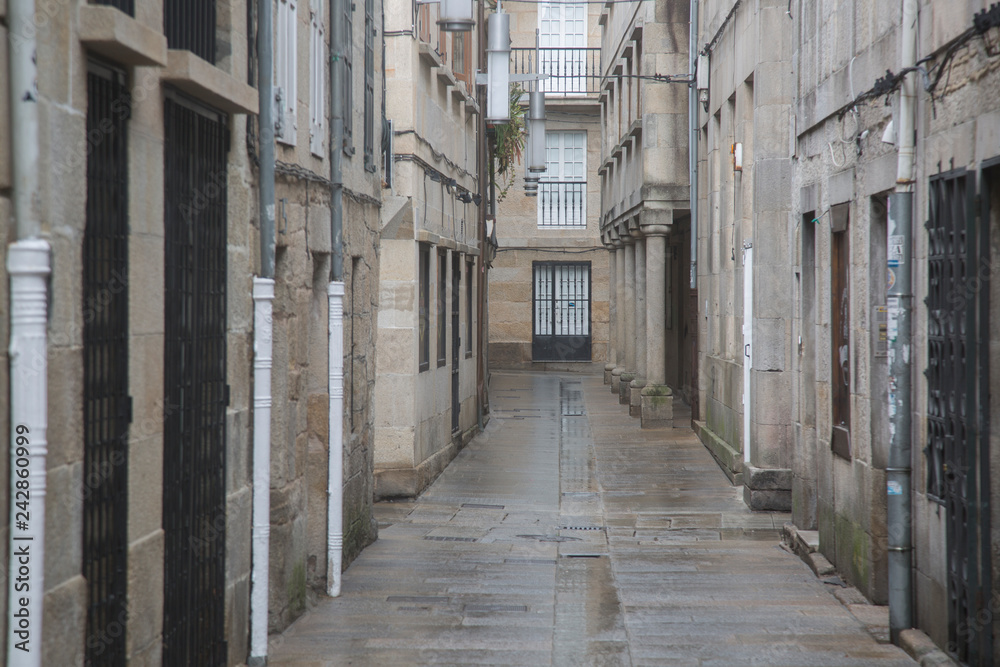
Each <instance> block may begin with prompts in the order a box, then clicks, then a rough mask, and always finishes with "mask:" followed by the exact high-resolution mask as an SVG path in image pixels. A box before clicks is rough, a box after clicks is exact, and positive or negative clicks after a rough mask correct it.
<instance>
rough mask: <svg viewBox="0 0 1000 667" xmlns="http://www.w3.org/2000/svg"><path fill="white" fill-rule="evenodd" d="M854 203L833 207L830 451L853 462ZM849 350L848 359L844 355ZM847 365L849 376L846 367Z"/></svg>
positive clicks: (831, 230) (831, 246) (831, 211)
mask: <svg viewBox="0 0 1000 667" xmlns="http://www.w3.org/2000/svg"><path fill="white" fill-rule="evenodd" d="M849 222H850V204H849V203H844V204H834V205H833V206H831V207H830V232H831V234H830V373H831V377H830V423H831V434H830V448H831V450H832V451H833V453H834V454H836V455H837V456H840V457H841V458H844V459H846V460H848V461H850V460H851V384H852V381H853V378H852V377H851V376H852V375H853V373H852V368H851V366H852V364H853V361H854V360H853V357H852V354H851V238H850V224H849ZM844 350H846V360H845V358H844V357H843V356H842V352H843V351H844ZM845 366H846V377H845V368H844V367H845Z"/></svg>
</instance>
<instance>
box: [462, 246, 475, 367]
mask: <svg viewBox="0 0 1000 667" xmlns="http://www.w3.org/2000/svg"><path fill="white" fill-rule="evenodd" d="M475 270H476V260H474V259H470V260H467V261H466V262H465V275H466V278H467V279H466V281H465V311H466V312H465V358H466V359H469V358H471V357H472V339H473V330H474V329H473V324H474V320H473V314H472V313H473V306H474V302H473V299H472V292H473V290H472V286H473V284H474V277H475V276H474V274H475Z"/></svg>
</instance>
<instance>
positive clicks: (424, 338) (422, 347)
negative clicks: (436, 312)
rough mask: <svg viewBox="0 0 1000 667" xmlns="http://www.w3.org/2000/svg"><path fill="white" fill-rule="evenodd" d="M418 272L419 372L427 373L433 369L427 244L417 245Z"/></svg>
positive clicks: (429, 260)
mask: <svg viewBox="0 0 1000 667" xmlns="http://www.w3.org/2000/svg"><path fill="white" fill-rule="evenodd" d="M417 252H418V254H419V257H418V267H419V268H418V271H419V275H418V277H417V282H418V286H417V291H418V297H417V299H418V308H419V310H418V311H417V314H418V321H417V327H418V328H417V345H418V348H419V350H418V355H419V357H418V370H419V371H426V370H428V369H429V368H430V367H431V362H430V358H431V342H430V324H431V322H430V296H431V280H430V278H431V276H430V265H431V247H430V246H429V245H428V244H426V243H418V244H417Z"/></svg>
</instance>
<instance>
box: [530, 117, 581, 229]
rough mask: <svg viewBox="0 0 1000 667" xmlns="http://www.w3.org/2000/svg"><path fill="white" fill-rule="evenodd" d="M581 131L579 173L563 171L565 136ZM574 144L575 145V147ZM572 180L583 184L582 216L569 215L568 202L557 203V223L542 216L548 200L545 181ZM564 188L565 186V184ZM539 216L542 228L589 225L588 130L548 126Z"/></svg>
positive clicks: (539, 193) (539, 199) (577, 133)
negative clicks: (581, 149) (563, 204)
mask: <svg viewBox="0 0 1000 667" xmlns="http://www.w3.org/2000/svg"><path fill="white" fill-rule="evenodd" d="M571 135H580V136H582V138H583V147H582V148H583V153H582V155H581V158H582V159H581V165H580V166H581V169H580V172H581V173H580V174H578V175H576V174H573V175H567V174H565V173H564V169H563V167H564V164H565V160H564V156H565V151H566V150H567V149H566V137H568V136H571ZM574 148H575V147H574ZM552 181H557V182H568V181H569V182H572V181H579V182H580V183H581V184H582V186H583V187H582V193H581V201H580V208H579V212H580V215H579V219H578V220H577V221H573V220H571V219H570V216H569V215H568V213H569V210H568V209H567V208H566V207H565V206H559V207H557V209H556V210H557V215H559V217H560V218H561V220H559V221H556V222H555V223H552V222H549V221H546V220H544V219H543V216H544V209H545V207H546V204H547V202H548V196H547V195H546V194H545V193H546V187H545V183H546V182H550V183H551V182H552ZM564 189H565V188H564ZM537 201H538V219H537V225H538V228H539V229H586V227H587V132H586V130H548V131H546V133H545V171H544V172H543V174H542V177H541V179H539V185H538V198H537Z"/></svg>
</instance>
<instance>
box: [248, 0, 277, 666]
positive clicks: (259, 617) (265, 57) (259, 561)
mask: <svg viewBox="0 0 1000 667" xmlns="http://www.w3.org/2000/svg"><path fill="white" fill-rule="evenodd" d="M272 11H273V8H272V4H271V0H258V4H257V14H258V17H259V22H258V24H257V61H258V67H257V100H258V108H259V112H258V113H259V115H258V125H259V130H260V148H259V150H260V167H259V172H258V174H259V177H260V179H259V183H258V188H259V190H258V207H257V208H258V215H259V216H260V274H261V275H260V276H259V277H255V278H254V279H253V311H254V314H253V322H254V326H253V354H254V358H253V501H252V502H253V505H252V508H251V509H252V515H253V518H252V522H253V529H252V537H251V563H252V566H251V571H250V658H249V660H248V661H247V663H248V665H249V667H261V666H262V665H266V664H267V631H268V607H269V604H268V602H269V590H270V576H271V573H270V552H271V403H272V401H271V366H272V354H271V351H272V349H273V321H272V312H273V310H272V308H273V307H272V303H273V301H274V245H275V240H274V118H273V110H274V90H273V82H272V79H273V71H274V63H273V60H274V29H273V19H272ZM247 122H248V123H249V122H252V119H250V118H248V119H247Z"/></svg>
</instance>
